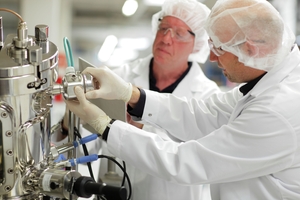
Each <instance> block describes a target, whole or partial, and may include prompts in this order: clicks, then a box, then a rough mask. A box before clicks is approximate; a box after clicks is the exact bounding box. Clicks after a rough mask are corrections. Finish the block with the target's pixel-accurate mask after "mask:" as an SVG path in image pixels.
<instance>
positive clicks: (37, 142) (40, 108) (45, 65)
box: [0, 22, 58, 199]
mask: <svg viewBox="0 0 300 200" xmlns="http://www.w3.org/2000/svg"><path fill="white" fill-rule="evenodd" d="M47 36H48V27H47V26H46V25H38V26H36V30H35V36H28V35H27V27H26V22H20V23H19V27H18V30H17V34H10V35H8V36H7V37H6V39H5V40H4V45H3V47H2V49H1V51H0V85H1V87H0V131H1V134H0V196H1V198H2V199H27V197H26V196H28V195H29V196H30V197H28V198H29V199H35V198H34V197H33V196H31V195H34V194H32V192H30V193H28V194H27V192H26V189H24V188H23V184H22V181H23V180H22V179H23V177H24V176H25V175H26V174H28V172H29V171H30V170H32V169H31V168H32V167H35V166H36V165H38V164H39V162H40V161H42V160H44V159H46V158H47V157H48V155H49V151H50V128H51V123H50V108H51V106H52V94H51V89H52V87H53V84H54V83H55V81H56V78H57V70H58V69H57V68H58V48H57V46H56V45H55V44H53V43H51V42H50V41H48V40H47Z"/></svg>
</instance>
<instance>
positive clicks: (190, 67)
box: [103, 0, 219, 200]
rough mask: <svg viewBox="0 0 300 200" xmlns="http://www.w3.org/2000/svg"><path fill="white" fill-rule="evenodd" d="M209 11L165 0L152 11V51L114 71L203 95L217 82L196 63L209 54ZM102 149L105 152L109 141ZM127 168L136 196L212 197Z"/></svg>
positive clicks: (140, 82) (153, 199) (147, 84)
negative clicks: (207, 31) (205, 25)
mask: <svg viewBox="0 0 300 200" xmlns="http://www.w3.org/2000/svg"><path fill="white" fill-rule="evenodd" d="M209 13H210V10H209V9H208V8H207V7H206V6H205V5H204V4H201V3H199V2H197V1H196V0H166V1H165V2H164V4H163V5H162V10H161V11H160V12H158V13H156V14H154V15H153V17H152V30H153V33H154V34H155V39H154V42H153V47H152V54H150V55H149V56H147V57H145V58H142V59H138V60H136V61H134V62H132V63H129V64H125V65H124V66H121V67H119V68H118V69H116V70H114V71H115V72H116V73H117V74H118V75H119V76H121V77H122V78H123V79H124V80H125V81H128V82H131V83H132V84H133V85H137V86H139V87H142V88H145V89H150V90H153V91H157V92H161V93H172V94H174V95H176V96H178V97H186V98H192V97H195V98H199V99H200V98H202V99H204V98H207V97H209V96H210V95H211V94H214V93H216V92H218V91H219V88H218V86H217V84H216V83H215V82H213V81H211V80H209V79H208V78H207V77H206V76H205V75H204V73H203V72H202V70H201V67H200V66H199V64H198V63H202V64H203V63H204V62H205V61H206V60H207V58H208V55H209V46H208V44H207V39H208V36H207V34H206V31H205V30H204V23H205V20H206V18H207V16H208V15H209ZM128 116H129V115H128ZM128 122H129V123H131V124H132V125H135V126H136V127H138V128H141V129H143V130H146V131H150V132H153V133H156V134H157V135H159V136H161V137H163V138H164V139H165V140H175V141H177V142H181V141H180V140H179V139H178V138H174V137H172V138H170V136H168V134H167V132H166V131H165V130H164V129H161V128H157V127H156V128H154V127H153V126H150V125H147V124H140V123H138V122H136V121H133V120H131V118H130V117H129V118H128ZM103 149H104V152H105V147H104V148H103ZM127 172H128V173H129V176H130V178H131V181H132V189H133V194H132V199H133V200H141V199H142V200H182V199H189V200H196V199H197V200H200V199H203V200H204V199H210V195H209V194H207V191H208V190H205V191H206V193H205V192H203V191H202V186H200V185H196V186H186V185H179V184H175V183H171V182H168V181H165V180H162V179H159V178H156V177H154V176H152V175H150V174H147V173H144V172H142V171H141V170H138V169H136V168H134V167H132V166H130V165H129V163H127ZM207 187H208V186H205V188H207ZM204 196H207V197H204Z"/></svg>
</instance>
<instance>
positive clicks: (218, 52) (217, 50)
mask: <svg viewBox="0 0 300 200" xmlns="http://www.w3.org/2000/svg"><path fill="white" fill-rule="evenodd" d="M208 46H209V48H210V50H211V51H212V52H213V53H214V54H215V55H216V56H221V55H223V54H224V53H225V51H224V50H223V49H222V47H219V48H217V47H215V45H214V43H213V41H212V40H211V39H208Z"/></svg>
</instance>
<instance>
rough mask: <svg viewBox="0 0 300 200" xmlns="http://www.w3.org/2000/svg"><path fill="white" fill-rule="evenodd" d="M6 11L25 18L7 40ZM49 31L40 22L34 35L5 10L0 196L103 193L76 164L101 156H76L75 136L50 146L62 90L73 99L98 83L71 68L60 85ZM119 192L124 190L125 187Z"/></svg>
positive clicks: (0, 57)
mask: <svg viewBox="0 0 300 200" xmlns="http://www.w3.org/2000/svg"><path fill="white" fill-rule="evenodd" d="M1 11H6V12H10V13H12V14H14V15H16V16H17V17H18V18H19V19H20V22H19V24H18V25H17V27H16V33H15V34H9V35H8V36H7V37H6V38H5V39H4V36H3V27H2V23H3V19H2V17H1ZM48 30H49V27H48V26H47V25H37V26H35V35H34V36H30V35H28V33H27V32H28V30H27V26H26V22H25V21H24V20H23V19H22V17H21V16H20V15H19V14H17V13H15V12H14V11H11V10H8V9H5V8H0V200H2V199H14V200H15V199H30V200H35V199H77V198H78V197H86V198H87V197H90V196H91V195H92V194H99V195H100V194H102V191H101V190H99V188H102V187H103V184H98V183H95V181H94V180H93V179H91V178H90V177H82V176H81V174H80V173H79V172H78V171H77V170H76V168H75V167H74V165H72V164H74V163H80V162H79V161H82V160H83V161H82V162H91V161H93V160H96V159H98V156H97V155H93V156H92V157H88V158H85V159H79V160H76V154H74V153H70V151H73V149H74V148H75V147H74V141H72V136H71V135H70V136H69V138H70V139H69V141H70V142H69V143H67V144H64V145H62V146H59V147H56V146H50V144H51V141H50V138H51V137H50V136H51V130H53V129H52V128H53V127H51V121H50V119H51V107H52V106H53V105H52V100H53V96H54V95H56V94H60V93H62V94H63V96H64V97H65V98H67V99H68V98H76V96H75V95H74V92H73V88H74V87H75V86H76V85H81V86H84V87H85V88H90V89H91V88H93V85H92V77H85V76H83V75H81V74H80V73H79V72H75V70H74V69H69V70H68V71H67V73H66V75H65V76H64V78H63V83H62V84H61V85H57V84H55V82H56V79H57V77H58V48H57V46H56V45H55V44H53V43H52V42H50V41H49V40H48ZM70 118H71V119H72V121H69V122H70V123H69V128H70V129H73V128H74V127H75V128H76V123H77V122H78V121H77V122H76V120H78V119H74V118H76V117H74V116H72V117H70ZM77 126H78V125H77ZM93 139H96V138H95V137H94V138H93ZM89 140H91V139H89ZM77 143H78V144H79V143H80V144H83V143H84V142H83V141H81V140H79V141H78V142H77ZM75 146H76V145H75ZM65 152H68V155H71V156H69V157H68V159H69V160H65V161H62V162H61V161H57V160H56V159H57V158H58V157H59V155H61V154H62V153H65ZM91 188H97V189H95V190H94V191H92V190H91ZM85 189H88V190H89V191H88V192H87V191H85ZM96 190H98V191H96ZM113 191H115V192H116V193H118V192H120V191H122V193H123V194H124V188H121V187H120V188H115V190H113ZM125 192H126V191H125ZM125 195H126V194H125Z"/></svg>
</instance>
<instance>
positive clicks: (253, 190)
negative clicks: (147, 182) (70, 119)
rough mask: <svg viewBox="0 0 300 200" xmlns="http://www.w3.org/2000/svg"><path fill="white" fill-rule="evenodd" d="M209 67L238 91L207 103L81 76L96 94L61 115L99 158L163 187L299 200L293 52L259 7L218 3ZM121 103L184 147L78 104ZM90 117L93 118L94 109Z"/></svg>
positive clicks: (279, 24)
mask: <svg viewBox="0 0 300 200" xmlns="http://www.w3.org/2000/svg"><path fill="white" fill-rule="evenodd" d="M206 30H207V32H208V35H209V37H210V39H209V44H210V47H211V55H210V60H211V61H215V62H217V63H218V66H219V67H220V68H222V69H223V73H224V74H225V76H226V77H227V78H228V79H229V80H231V81H234V82H237V83H241V84H240V85H239V86H238V87H236V88H234V89H233V90H231V91H228V92H226V93H217V94H214V95H212V96H211V97H210V98H209V99H206V100H195V99H192V100H190V101H189V100H187V99H184V98H178V97H175V96H173V95H171V94H159V93H156V92H153V91H149V90H143V89H139V88H137V87H135V86H132V85H131V84H130V83H127V82H124V81H123V80H122V79H121V78H119V77H118V76H116V75H115V74H114V73H112V72H111V71H110V70H109V69H107V68H101V69H96V70H95V69H92V68H88V69H86V70H85V71H84V72H83V73H89V74H92V75H93V76H94V77H95V78H97V80H98V81H99V83H100V85H101V87H100V88H99V89H97V90H95V91H91V92H88V93H86V94H84V93H83V90H82V89H81V88H79V87H76V88H75V92H76V94H77V98H78V100H79V102H71V101H68V102H67V105H68V107H69V108H70V109H71V110H72V111H73V112H75V113H76V115H78V116H80V117H85V118H86V119H87V122H88V123H89V124H92V125H93V126H94V127H95V129H96V130H98V132H99V133H100V134H102V138H103V140H105V141H107V146H108V150H109V151H110V152H111V153H112V154H114V155H115V156H117V157H119V158H121V159H123V160H125V161H126V162H128V163H131V164H132V165H134V166H135V167H137V168H139V169H141V170H143V171H145V172H147V173H149V174H152V175H153V176H157V177H160V178H163V179H165V180H168V181H172V182H176V183H180V184H186V185H194V184H206V183H208V184H210V188H211V196H212V199H213V200H228V199H230V200H240V199H243V200H262V199H263V200H265V199H268V200H269V199H276V200H284V199H300V140H299V138H300V121H299V113H300V101H299V99H300V90H299V88H300V81H299V80H300V52H299V49H298V48H297V46H296V45H295V44H294V42H295V35H294V34H293V33H292V32H291V30H290V29H289V28H288V27H287V26H286V25H285V24H284V22H283V20H282V18H281V16H280V14H279V13H278V12H277V11H276V9H275V8H274V7H273V6H272V5H271V4H270V3H269V2H268V1H265V0H243V1H240V0H219V1H217V3H216V4H215V5H214V7H213V8H212V12H211V14H210V16H209V17H208V20H207V23H206ZM99 97H101V98H106V99H122V100H123V101H125V102H128V105H129V107H128V111H129V112H130V113H131V114H132V115H135V116H137V117H141V119H142V120H143V121H145V122H147V123H151V124H156V125H157V126H159V127H163V128H165V129H166V130H167V131H168V133H169V134H172V135H173V136H174V137H176V138H178V139H180V140H182V141H184V142H182V143H175V142H173V141H164V140H163V139H162V138H160V137H159V136H157V135H153V134H151V133H149V132H146V131H143V130H140V129H136V128H135V127H133V126H130V125H128V124H126V123H123V122H121V121H118V120H116V121H114V120H112V119H111V118H110V117H109V116H107V115H106V114H105V113H104V112H103V111H102V110H100V109H97V108H96V107H95V106H94V105H93V104H91V103H89V101H87V98H88V99H89V98H99ZM96 109H97V110H96Z"/></svg>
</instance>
